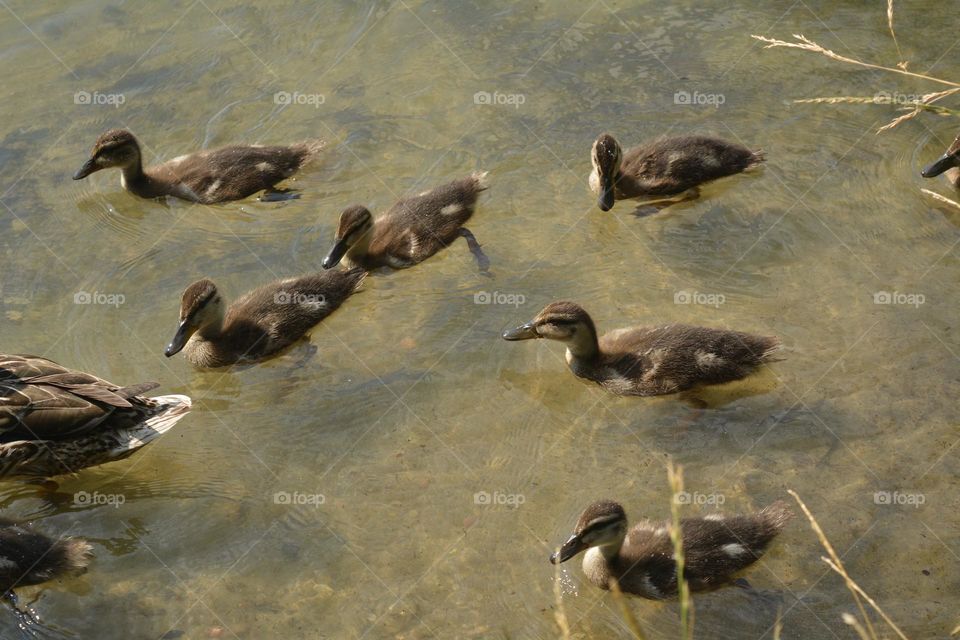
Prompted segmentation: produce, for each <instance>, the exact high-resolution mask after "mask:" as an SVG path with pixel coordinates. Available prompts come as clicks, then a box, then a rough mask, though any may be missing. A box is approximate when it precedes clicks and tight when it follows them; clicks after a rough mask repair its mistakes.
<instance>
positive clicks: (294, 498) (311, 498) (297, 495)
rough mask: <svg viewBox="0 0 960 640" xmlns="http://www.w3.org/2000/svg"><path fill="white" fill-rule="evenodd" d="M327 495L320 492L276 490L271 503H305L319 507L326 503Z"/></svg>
mask: <svg viewBox="0 0 960 640" xmlns="http://www.w3.org/2000/svg"><path fill="white" fill-rule="evenodd" d="M326 502H327V497H326V496H325V495H323V494H322V493H302V492H300V491H294V492H292V493H291V492H290V491H277V492H276V493H274V494H273V504H283V505H293V506H297V505H305V506H313V507H319V506H320V505H322V504H326Z"/></svg>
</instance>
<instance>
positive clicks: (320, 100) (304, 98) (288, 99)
mask: <svg viewBox="0 0 960 640" xmlns="http://www.w3.org/2000/svg"><path fill="white" fill-rule="evenodd" d="M326 101H327V97H326V96H325V95H323V94H322V93H300V92H299V91H293V92H290V91H277V92H276V93H275V94H273V103H274V104H279V105H281V106H284V107H286V106H289V105H306V106H311V107H313V108H314V109H319V108H320V105H322V104H324V103H325V102H326Z"/></svg>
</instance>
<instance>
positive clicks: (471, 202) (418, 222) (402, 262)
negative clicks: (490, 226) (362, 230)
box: [358, 172, 489, 268]
mask: <svg viewBox="0 0 960 640" xmlns="http://www.w3.org/2000/svg"><path fill="white" fill-rule="evenodd" d="M487 188H489V182H488V179H487V172H475V173H473V174H471V175H469V176H467V177H465V178H460V179H459V180H454V181H452V182H448V183H446V184H443V185H440V186H438V187H435V188H433V189H431V190H429V191H425V192H423V193H420V194H418V195H416V196H412V197H409V198H404V199H402V200H400V201H398V202H397V203H396V204H394V205H393V206H392V207H390V209H389V210H388V211H387V212H386V213H385V214H384V215H383V216H381V217H380V218H378V219H377V220H376V222H375V223H374V229H373V231H372V233H373V237H372V239H371V240H370V245H369V248H368V249H367V254H366V256H358V259H359V261H360V262H361V263H363V264H365V265H366V266H368V267H370V268H374V267H378V266H391V267H394V268H397V267H402V266H411V265H413V264H416V263H418V262H422V261H423V260H426V259H427V258H429V257H430V256H432V255H434V254H435V253H437V252H438V251H440V250H441V249H443V248H445V247H447V246H448V245H450V244H451V243H452V242H453V241H454V240H456V239H457V238H459V237H460V229H461V228H462V227H463V225H464V224H466V222H467V221H468V220H469V219H470V218H471V216H473V213H474V211H475V210H476V204H477V198H478V197H479V194H480V192H481V191H484V190H486V189H487Z"/></svg>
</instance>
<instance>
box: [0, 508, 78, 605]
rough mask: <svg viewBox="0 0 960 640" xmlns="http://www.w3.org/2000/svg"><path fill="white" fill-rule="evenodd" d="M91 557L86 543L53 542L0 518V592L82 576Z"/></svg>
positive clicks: (69, 540) (72, 541)
mask: <svg viewBox="0 0 960 640" xmlns="http://www.w3.org/2000/svg"><path fill="white" fill-rule="evenodd" d="M92 555H93V550H92V548H91V546H90V544H89V543H87V541H86V540H82V539H80V538H62V539H60V540H54V539H52V538H50V537H48V536H46V535H44V534H42V533H40V532H38V531H34V530H33V529H31V528H29V527H27V526H24V525H21V524H17V523H16V522H13V521H12V520H7V519H5V518H0V592H3V593H8V592H10V591H12V590H13V589H15V588H17V587H26V586H30V585H34V584H41V583H43V582H47V581H49V580H55V579H57V578H61V577H65V576H71V575H78V574H80V573H83V572H84V571H85V570H86V568H87V565H88V564H90V558H91V557H92Z"/></svg>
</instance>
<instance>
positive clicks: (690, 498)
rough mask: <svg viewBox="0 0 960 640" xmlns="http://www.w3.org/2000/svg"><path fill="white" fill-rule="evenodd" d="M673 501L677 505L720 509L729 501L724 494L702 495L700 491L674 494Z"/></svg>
mask: <svg viewBox="0 0 960 640" xmlns="http://www.w3.org/2000/svg"><path fill="white" fill-rule="evenodd" d="M673 501H674V502H675V503H677V504H693V505H697V506H715V507H719V506H721V505H722V504H723V503H725V502H726V501H727V497H726V496H725V495H723V494H722V493H700V492H699V491H694V492H693V493H690V492H689V491H681V492H679V493H675V494H673Z"/></svg>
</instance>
